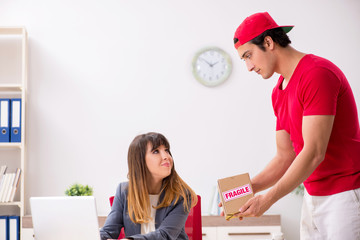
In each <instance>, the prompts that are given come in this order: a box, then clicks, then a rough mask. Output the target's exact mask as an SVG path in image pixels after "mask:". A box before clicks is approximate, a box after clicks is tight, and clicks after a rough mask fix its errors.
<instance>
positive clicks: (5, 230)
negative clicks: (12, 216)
mask: <svg viewBox="0 0 360 240" xmlns="http://www.w3.org/2000/svg"><path fill="white" fill-rule="evenodd" d="M0 240H10V235H9V217H8V216H0Z"/></svg>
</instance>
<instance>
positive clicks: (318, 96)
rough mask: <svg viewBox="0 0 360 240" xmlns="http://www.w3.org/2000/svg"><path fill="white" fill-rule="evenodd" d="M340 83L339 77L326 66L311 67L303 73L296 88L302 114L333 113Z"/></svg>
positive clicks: (334, 112)
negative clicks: (302, 110) (301, 106)
mask: <svg viewBox="0 0 360 240" xmlns="http://www.w3.org/2000/svg"><path fill="white" fill-rule="evenodd" d="M340 85H341V82H340V79H338V78H337V77H336V75H335V74H334V73H333V72H331V71H330V70H329V69H326V68H322V67H317V68H313V69H312V70H310V71H309V72H307V73H306V74H304V76H303V79H302V80H301V84H300V85H299V87H300V88H299V89H298V90H299V95H298V96H299V98H300V99H299V101H300V102H301V103H302V105H303V109H304V116H309V115H335V114H336V105H337V99H338V95H339V92H340Z"/></svg>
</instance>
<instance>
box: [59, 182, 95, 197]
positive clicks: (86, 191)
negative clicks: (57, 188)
mask: <svg viewBox="0 0 360 240" xmlns="http://www.w3.org/2000/svg"><path fill="white" fill-rule="evenodd" d="M65 194H66V195H67V196H91V195H92V194H93V189H92V187H89V186H88V185H85V186H84V185H82V184H78V183H75V184H73V185H71V186H70V187H69V188H68V189H66V191H65Z"/></svg>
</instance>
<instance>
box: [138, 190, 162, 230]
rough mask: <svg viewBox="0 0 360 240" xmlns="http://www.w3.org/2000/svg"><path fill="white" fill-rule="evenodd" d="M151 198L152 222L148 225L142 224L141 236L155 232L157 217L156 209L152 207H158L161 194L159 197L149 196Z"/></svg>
mask: <svg viewBox="0 0 360 240" xmlns="http://www.w3.org/2000/svg"><path fill="white" fill-rule="evenodd" d="M149 197H150V206H149V207H150V211H151V214H150V216H151V221H150V222H148V223H142V224H141V234H146V233H149V232H153V231H155V216H156V209H155V208H153V207H152V206H155V207H156V206H157V205H158V201H159V194H158V195H149Z"/></svg>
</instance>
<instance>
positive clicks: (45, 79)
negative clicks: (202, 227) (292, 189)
mask: <svg viewBox="0 0 360 240" xmlns="http://www.w3.org/2000/svg"><path fill="white" fill-rule="evenodd" d="M259 11H268V12H270V14H271V15H272V16H273V17H274V19H275V20H276V21H277V22H278V23H279V24H294V25H295V28H294V29H293V30H292V31H291V32H290V34H289V36H290V38H291V40H292V42H293V44H292V45H293V46H294V47H295V48H297V49H299V50H301V51H304V52H308V53H314V54H318V55H320V56H323V57H326V58H328V59H330V60H332V61H333V62H334V63H335V64H337V65H338V66H339V67H340V68H341V69H342V70H343V71H344V73H345V74H346V75H347V77H348V79H349V82H350V84H351V86H352V88H353V91H354V95H355V97H356V101H357V104H358V106H360V97H359V94H360V81H359V78H358V74H357V72H358V71H357V69H358V68H359V67H358V65H359V64H358V54H359V53H360V44H359V43H360V15H359V12H360V2H359V1H356V0H334V1H326V0H318V1H311V0H304V1H296V2H295V1H294V2H293V3H291V4H290V3H289V1H286V0H282V1H268V0H258V1H255V2H254V1H238V0H222V1H220V0H218V1H216V0H197V1H195V0H182V1H169V0H154V1H147V0H104V1H95V0H86V1H85V0H77V1H74V0H61V1H60V0H55V1H54V0H53V1H45V0H43V1H42V0H33V1H25V0H22V1H17V0H5V1H4V0H2V1H1V3H0V25H1V26H19V25H20V26H25V27H26V28H27V30H28V34H29V48H30V49H29V61H30V64H29V87H28V105H27V107H28V116H27V117H28V121H27V146H28V152H27V157H28V165H27V167H28V168H27V175H26V181H27V182H26V191H27V192H26V197H27V198H28V197H30V196H45V195H63V193H64V191H65V189H66V188H67V187H68V186H69V185H71V184H72V183H75V182H79V183H82V184H89V185H90V186H92V187H93V188H94V195H95V197H96V199H97V205H98V212H99V214H100V215H106V214H107V213H108V211H109V205H108V199H107V198H108V196H110V195H113V194H114V192H115V188H116V186H117V184H118V183H119V182H120V181H125V180H126V174H127V160H126V157H127V148H128V145H129V143H130V142H131V140H132V139H133V138H134V137H135V135H137V134H139V133H143V132H147V131H158V132H161V133H163V134H164V135H165V136H167V137H168V139H169V140H170V143H171V146H172V153H173V156H174V159H175V164H176V169H177V171H178V172H179V174H180V175H181V176H182V177H183V179H184V180H185V181H186V182H188V183H189V184H190V185H191V186H192V187H193V189H194V190H195V191H196V192H197V193H198V194H200V195H201V196H202V207H203V213H204V214H207V212H208V208H209V203H210V199H211V192H212V189H213V187H214V186H215V185H216V180H217V179H218V178H222V177H226V176H231V175H235V174H239V173H244V172H249V173H250V175H251V176H254V175H255V174H256V173H257V172H259V171H260V170H261V169H262V168H263V167H264V166H265V164H266V163H267V161H269V160H270V159H271V157H272V156H273V155H274V153H275V142H274V136H275V133H274V128H275V118H274V116H273V112H272V106H271V99H270V95H271V91H272V87H273V86H274V84H275V82H276V80H277V78H278V75H276V76H275V75H274V76H273V77H272V78H271V79H269V80H262V79H261V78H259V76H257V75H256V74H254V73H248V72H247V70H246V68H245V65H244V64H243V62H242V61H240V60H239V57H238V56H237V53H236V51H235V49H234V47H233V44H232V38H233V33H234V31H235V29H236V28H237V26H238V25H239V24H240V23H241V21H242V20H243V19H244V18H245V17H246V16H248V15H250V14H252V13H254V12H259ZM206 46H217V47H220V48H222V49H224V50H225V51H227V52H228V53H229V54H230V55H231V57H232V60H233V65H234V69H233V73H232V75H231V77H230V79H229V80H228V81H227V82H225V83H224V84H223V85H221V86H218V87H216V88H207V87H204V86H202V85H200V84H199V83H198V82H196V80H195V79H194V78H193V76H192V73H191V60H192V57H193V55H194V54H195V53H196V51H198V50H199V49H201V48H203V47H206ZM300 207H301V198H300V197H299V196H295V195H292V194H291V195H289V196H287V197H285V198H283V199H281V200H280V201H279V202H278V203H277V204H275V205H274V206H273V207H272V208H271V209H270V210H269V211H268V212H267V214H281V217H282V227H283V231H284V232H285V234H286V235H285V236H286V237H287V239H298V231H299V227H298V224H299V217H300ZM27 213H30V209H29V208H28V209H27Z"/></svg>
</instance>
